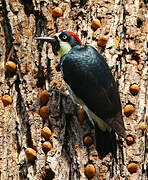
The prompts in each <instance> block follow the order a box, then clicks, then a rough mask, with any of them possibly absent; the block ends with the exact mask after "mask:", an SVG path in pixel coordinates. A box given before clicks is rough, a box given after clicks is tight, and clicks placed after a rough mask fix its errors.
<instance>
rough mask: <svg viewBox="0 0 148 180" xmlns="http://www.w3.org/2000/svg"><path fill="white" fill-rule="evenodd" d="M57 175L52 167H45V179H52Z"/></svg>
mask: <svg viewBox="0 0 148 180" xmlns="http://www.w3.org/2000/svg"><path fill="white" fill-rule="evenodd" d="M54 177H55V173H54V172H53V171H52V169H51V168H50V167H49V166H47V167H46V168H45V176H44V177H43V180H52V179H53V178H54Z"/></svg>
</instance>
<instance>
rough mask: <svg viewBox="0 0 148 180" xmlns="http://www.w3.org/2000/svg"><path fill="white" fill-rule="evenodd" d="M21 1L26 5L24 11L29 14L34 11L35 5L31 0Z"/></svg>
mask: <svg viewBox="0 0 148 180" xmlns="http://www.w3.org/2000/svg"><path fill="white" fill-rule="evenodd" d="M20 3H21V4H23V5H24V11H25V14H26V15H27V16H29V15H30V14H31V13H32V14H33V12H34V5H33V2H32V1H31V0H25V1H24V0H20Z"/></svg>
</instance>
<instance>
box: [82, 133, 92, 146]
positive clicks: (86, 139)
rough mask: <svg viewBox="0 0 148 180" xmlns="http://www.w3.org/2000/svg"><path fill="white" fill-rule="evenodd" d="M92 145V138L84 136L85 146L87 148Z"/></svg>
mask: <svg viewBox="0 0 148 180" xmlns="http://www.w3.org/2000/svg"><path fill="white" fill-rule="evenodd" d="M92 143H93V140H92V138H91V137H90V136H85V137H84V144H85V146H87V147H89V146H91V145H92Z"/></svg>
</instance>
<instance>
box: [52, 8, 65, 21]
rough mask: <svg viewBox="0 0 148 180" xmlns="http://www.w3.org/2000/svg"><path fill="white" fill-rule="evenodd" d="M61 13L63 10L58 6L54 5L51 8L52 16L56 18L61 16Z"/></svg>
mask: <svg viewBox="0 0 148 180" xmlns="http://www.w3.org/2000/svg"><path fill="white" fill-rule="evenodd" d="M62 15H63V11H62V9H61V8H60V7H56V8H54V9H53V10H52V16H53V17H56V18H58V17H61V16H62Z"/></svg>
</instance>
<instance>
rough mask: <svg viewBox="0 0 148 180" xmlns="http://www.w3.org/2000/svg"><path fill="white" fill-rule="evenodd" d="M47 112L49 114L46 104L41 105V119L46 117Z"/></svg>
mask: <svg viewBox="0 0 148 180" xmlns="http://www.w3.org/2000/svg"><path fill="white" fill-rule="evenodd" d="M49 114H50V111H49V108H48V106H42V107H41V109H40V116H41V117H42V118H43V119H46V118H48V116H49Z"/></svg>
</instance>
